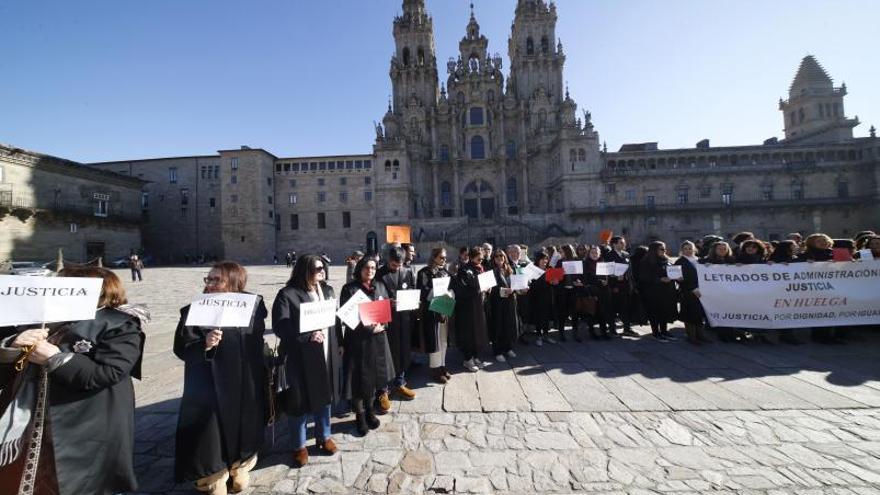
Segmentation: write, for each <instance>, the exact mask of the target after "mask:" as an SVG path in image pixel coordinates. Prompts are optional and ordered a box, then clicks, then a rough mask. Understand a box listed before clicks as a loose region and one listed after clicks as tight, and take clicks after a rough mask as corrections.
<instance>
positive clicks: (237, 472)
mask: <svg viewBox="0 0 880 495" xmlns="http://www.w3.org/2000/svg"><path fill="white" fill-rule="evenodd" d="M256 465H257V456H256V455H254V456H252V457H251V458H250V459H248V460H246V461H244V462H241V463H239V464H238V466H237V467H233V468H232V469H230V470H229V476H230V477H231V478H232V493H238V492H242V491H244V490H247V488H248V487H249V486H250V484H251V469H253V468H254V466H256Z"/></svg>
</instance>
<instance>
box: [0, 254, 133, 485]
mask: <svg viewBox="0 0 880 495" xmlns="http://www.w3.org/2000/svg"><path fill="white" fill-rule="evenodd" d="M59 276H61V277H85V278H101V279H103V285H102V289H101V295H100V297H99V300H98V308H99V309H98V310H97V312H96V313H95V318H94V319H92V320H84V321H77V322H72V323H59V324H52V325H50V326H49V328H48V329H41V328H36V329H24V328H6V329H0V335H3V336H4V338H3V340H2V341H0V412H2V414H0V493H3V494H16V493H31V494H34V495H44V494H45V495H50V494H51V495H82V494H90V495H92V494H95V495H109V494H113V493H119V492H129V491H137V480H136V478H135V473H134V388H133V386H132V381H131V379H132V377H134V378H138V379H140V377H141V358H142V355H143V348H144V340H145V337H144V333H143V327H144V325H145V324H146V322H148V321H149V313H148V312H147V311H146V309H145V308H143V307H142V306H137V305H129V304H127V300H126V296H125V290H124V288H123V286H122V281H121V280H119V278H118V277H117V276H116V275H115V274H113V272H111V271H110V270H107V269H104V268H99V267H93V266H85V267H76V268H65V269H64V270H62V271H61V272H60V274H59ZM17 362H20V363H21V365H23V366H24V367H23V368H22V369H21V370H16V363H17ZM13 399H15V402H13ZM25 403H26V404H31V405H32V406H31V407H24V408H23V407H22V404H25Z"/></svg>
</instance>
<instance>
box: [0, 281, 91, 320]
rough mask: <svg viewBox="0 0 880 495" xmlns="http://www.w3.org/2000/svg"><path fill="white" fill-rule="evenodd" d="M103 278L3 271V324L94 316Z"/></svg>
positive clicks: (0, 313) (0, 308) (0, 296)
mask: <svg viewBox="0 0 880 495" xmlns="http://www.w3.org/2000/svg"><path fill="white" fill-rule="evenodd" d="M102 285H103V280H102V279H100V278H84V277H24V276H19V275H0V326H7V325H9V326H11V325H28V324H32V323H52V322H58V321H80V320H94V319H95V310H96V309H97V308H98V299H99V298H100V297H101V286H102Z"/></svg>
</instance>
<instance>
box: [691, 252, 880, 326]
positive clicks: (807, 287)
mask: <svg viewBox="0 0 880 495" xmlns="http://www.w3.org/2000/svg"><path fill="white" fill-rule="evenodd" d="M697 273H698V277H699V286H700V294H701V296H700V302H701V303H702V304H703V308H704V309H705V311H706V316H707V317H708V319H709V323H710V324H711V325H712V326H713V327H736V328H754V329H775V328H807V327H831V326H848V325H878V324H880V291H878V290H877V287H880V261H877V260H874V261H864V262H816V263H792V264H788V265H786V264H780V263H776V264H772V265H742V266H734V265H702V264H698V265H697Z"/></svg>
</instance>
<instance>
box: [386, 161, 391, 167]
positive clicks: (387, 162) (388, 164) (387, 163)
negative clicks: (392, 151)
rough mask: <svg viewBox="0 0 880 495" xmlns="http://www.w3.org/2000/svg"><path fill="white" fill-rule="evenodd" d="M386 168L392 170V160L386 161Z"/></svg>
mask: <svg viewBox="0 0 880 495" xmlns="http://www.w3.org/2000/svg"><path fill="white" fill-rule="evenodd" d="M385 168H391V160H385Z"/></svg>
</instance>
